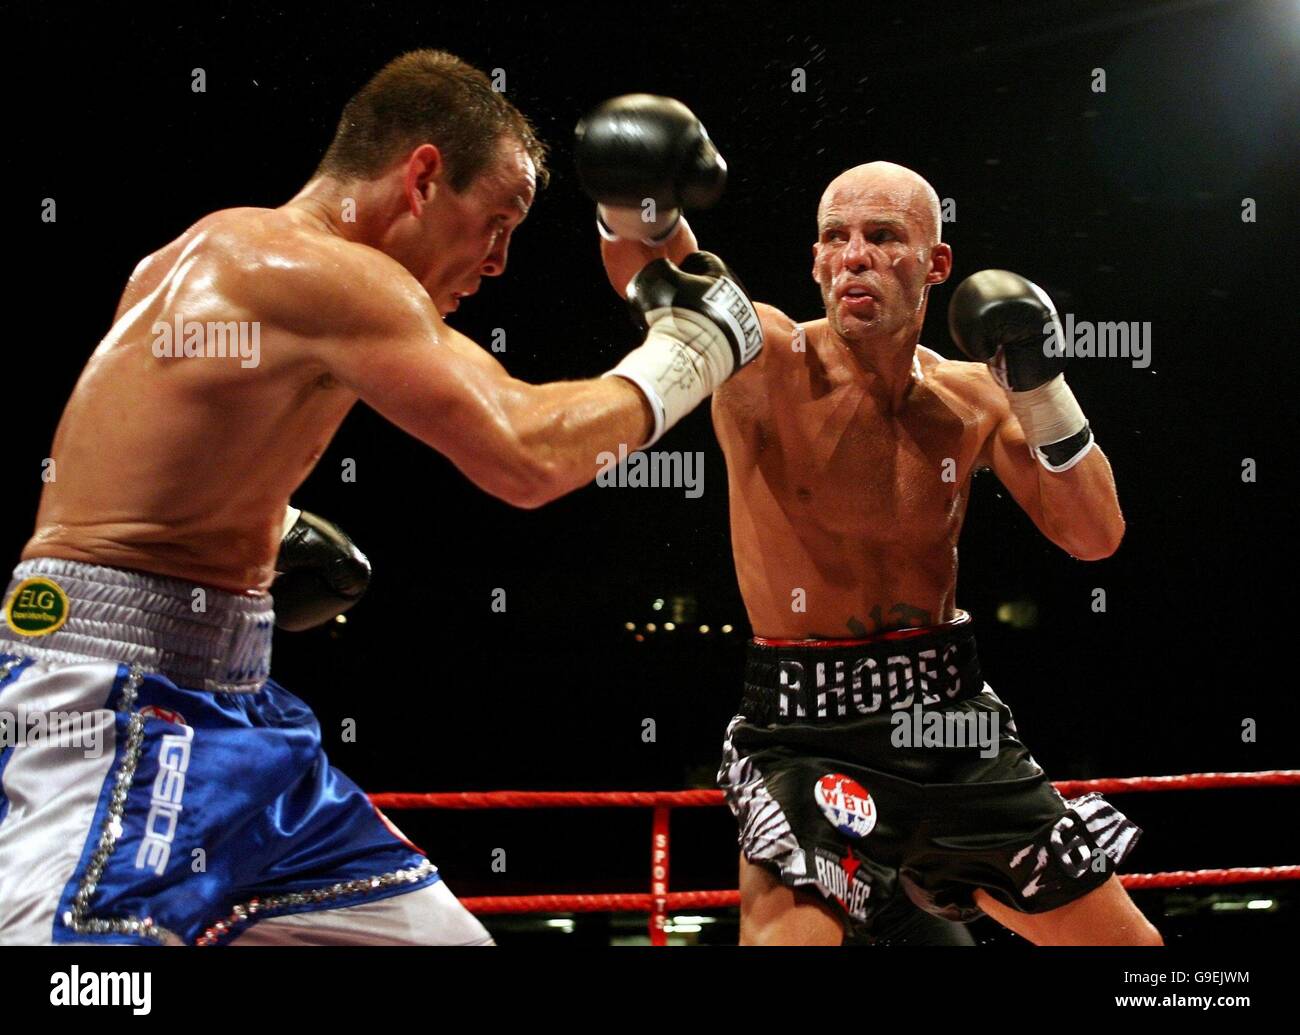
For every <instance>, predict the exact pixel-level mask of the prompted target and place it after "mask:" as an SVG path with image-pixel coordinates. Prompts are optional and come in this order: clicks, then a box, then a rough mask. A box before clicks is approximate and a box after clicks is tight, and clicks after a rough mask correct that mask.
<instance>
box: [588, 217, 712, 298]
mask: <svg viewBox="0 0 1300 1035" xmlns="http://www.w3.org/2000/svg"><path fill="white" fill-rule="evenodd" d="M697 250H698V248H697V246H696V243H695V234H694V233H693V232H692V230H691V228H690V226H689V224H688V223H687V222H686V217H685V216H682V217H681V219H680V220H679V221H678V223H677V229H676V230H674V231H673V235H672V236H671V237H670V238H668V240H667V241H665V242H664V243H663V244H661V245H659V246H657V247H655V246H652V245H648V244H646V243H644V242H643V241H636V240H621V239H620V240H617V241H611V240H608V239H607V238H605V237H602V238H601V239H600V258H601V261H603V262H604V264H605V275H606V276H607V277H609V283H610V286H611V287H612V288H613V289H614V290H615V291H617V292H618V296H619V298H627V285H628V282H629V281H630V280H631V279H632V278H633V277H635V276H636V275H637V274H638V273H640V272H641V271H642V270H643V269H645V267H646V266H647V265H648V264H649V263H651V262H654V260H655V259H668V260H670V261H671V262H673V263H676V264H678V265H680V264H681V261H682V260H683V259H685V258H686V256H688V255H690V254H691V252H693V251H697Z"/></svg>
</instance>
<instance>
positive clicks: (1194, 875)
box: [370, 769, 1300, 945]
mask: <svg viewBox="0 0 1300 1035" xmlns="http://www.w3.org/2000/svg"><path fill="white" fill-rule="evenodd" d="M1052 786H1053V787H1055V788H1056V789H1057V790H1058V791H1059V792H1060V793H1061V794H1063V795H1067V796H1074V795H1078V794H1081V793H1086V792H1088V791H1096V792H1098V793H1101V794H1129V793H1145V792H1152V791H1202V790H1220V789H1224V788H1240V787H1294V786H1300V769H1271V770H1264V771H1262V772H1257V773H1184V774H1180V775H1176V776H1129V777H1121V778H1103V779H1097V780H1059V781H1054V782H1053V784H1052ZM370 800H371V801H372V802H373V803H374V804H375V806H376V807H378V808H381V809H554V808H649V809H653V810H654V815H653V823H652V827H651V836H650V892H649V894H645V893H635V892H633V893H627V894H606V895H494V896H486V897H480V898H462V899H461V902H462V903H463V904H464V906H465V908H466V909H468V910H469V911H470V912H472V913H479V914H482V915H487V914H493V913H496V914H501V913H552V912H555V913H601V912H627V913H649V914H650V944H651V945H667V944H668V932H667V929H666V926H667V922H668V913H669V912H670V911H676V910H680V909H691V908H694V909H718V908H725V907H728V906H738V905H739V904H740V892H739V891H669V890H668V866H669V837H668V821H669V816H670V814H671V811H672V810H673V809H675V808H699V807H703V806H718V805H723V804H725V801H724V799H723V795H722V791H719V790H693V791H451V792H443V793H431V794H413V793H401V792H396V793H386V794H372V795H370ZM1273 880H1300V866H1250V867H1235V868H1229V869H1215V870H1173V871H1170V872H1167V873H1129V874H1121V875H1120V881H1121V883H1122V884H1123V885H1124V886H1125V887H1126V888H1137V889H1143V888H1174V887H1186V886H1192V885H1216V886H1217V885H1228V884H1246V883H1253V882H1256V881H1273Z"/></svg>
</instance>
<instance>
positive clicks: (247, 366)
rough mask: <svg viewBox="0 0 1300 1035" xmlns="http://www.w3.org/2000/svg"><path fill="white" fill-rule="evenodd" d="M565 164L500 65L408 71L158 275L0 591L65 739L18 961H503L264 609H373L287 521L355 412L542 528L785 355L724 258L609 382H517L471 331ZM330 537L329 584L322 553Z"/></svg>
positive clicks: (167, 251) (205, 224) (30, 694)
mask: <svg viewBox="0 0 1300 1035" xmlns="http://www.w3.org/2000/svg"><path fill="white" fill-rule="evenodd" d="M543 159H544V155H543V149H542V147H541V145H540V144H539V143H538V141H537V139H536V137H535V135H534V133H533V130H532V127H531V126H530V125H529V123H528V121H527V120H526V119H525V118H524V116H523V115H521V114H520V113H519V112H518V111H517V110H515V108H514V107H513V106H511V105H510V103H509V102H508V101H506V100H505V98H504V97H503V96H502V95H501V94H500V93H497V92H495V91H494V90H493V89H492V87H491V84H490V83H489V81H488V79H487V77H486V76H484V75H483V74H482V73H481V72H480V71H478V70H477V69H474V68H472V67H470V66H469V65H467V64H465V63H464V62H462V61H460V60H459V59H457V58H455V57H453V56H451V55H449V54H446V53H442V52H437V51H417V52H414V53H411V54H407V55H404V56H403V57H401V58H398V59H397V60H395V61H393V62H392V63H390V64H389V65H388V66H387V67H385V68H384V69H383V70H382V71H381V72H380V73H379V74H378V75H376V76H375V77H374V78H373V79H372V80H371V81H370V82H369V83H368V84H366V85H365V86H364V87H363V89H362V90H361V91H360V92H359V93H358V94H357V95H356V96H355V97H353V99H352V100H351V101H350V102H349V103H348V105H347V107H346V109H345V110H344V113H343V117H342V119H341V120H340V122H339V126H338V130H337V133H336V135H335V137H334V140H333V142H332V144H331V145H330V147H329V150H328V152H327V153H326V155H325V157H324V159H323V161H322V162H321V164H320V167H319V169H318V170H317V173H316V175H315V176H314V177H313V179H312V180H311V181H310V182H309V183H308V184H307V185H306V186H305V187H304V188H303V189H302V190H301V191H300V192H299V193H298V194H297V196H296V197H294V198H293V199H292V200H290V201H289V202H287V203H286V204H284V205H282V206H280V207H279V208H275V209H258V208H238V209H231V210H226V211H221V212H216V213H213V214H211V215H209V216H206V217H204V218H203V219H201V220H199V221H198V222H197V223H196V224H195V225H194V226H192V227H191V228H190V229H189V230H187V231H186V232H185V233H184V234H182V235H181V236H180V237H179V238H177V239H176V240H175V241H172V242H171V243H169V244H167V245H165V246H164V247H162V248H161V249H159V250H158V251H157V252H155V253H154V254H152V255H150V256H149V257H147V258H146V259H145V260H144V261H142V262H141V263H140V264H139V265H138V266H137V267H136V269H135V272H134V273H133V274H132V276H131V279H130V281H129V283H128V284H127V286H126V290H125V292H124V294H123V296H122V300H121V304H120V305H119V307H118V310H117V313H116V315H115V316H114V320H113V324H112V327H111V329H110V330H109V332H108V334H107V335H106V337H105V338H104V339H103V341H102V342H101V343H100V344H99V346H98V348H97V349H95V351H94V354H93V355H92V356H91V358H90V360H89V363H88V364H87V366H86V368H85V371H84V372H83V374H82V376H81V378H80V380H79V381H78V383H77V386H76V388H75V389H74V391H73V393H72V397H71V399H70V400H69V402H68V404H67V407H66V409H65V411H64V413H63V417H62V419H61V421H60V422H59V426H58V430H57V432H56V434H55V438H54V445H53V447H52V450H51V453H50V456H51V458H52V459H53V460H54V463H55V466H54V468H53V472H54V477H52V478H50V479H49V481H48V483H47V484H46V485H45V487H44V491H43V493H42V496H41V502H40V509H39V512H38V514H37V519H36V529H35V532H34V534H33V535H32V537H31V539H30V540H29V541H28V543H27V545H26V547H25V549H24V550H23V553H22V562H21V563H20V564H19V565H18V568H17V569H16V571H15V573H14V578H13V581H12V582H11V583H10V586H9V590H8V593H7V595H6V597H5V610H4V620H3V625H2V626H0V711H4V712H8V713H11V714H15V715H20V714H21V715H54V714H55V713H56V712H57V713H58V714H59V715H62V716H70V717H71V719H70V720H69V721H68V723H67V725H68V727H69V730H68V732H69V734H70V736H69V738H65V739H67V740H68V741H69V742H67V743H64V742H61V741H60V740H59V739H58V738H44V739H37V740H26V741H24V742H22V743H17V744H14V745H11V746H8V747H6V748H5V749H4V750H3V752H0V943H49V942H60V943H64V942H77V943H88V942H96V943H112V942H116V943H130V944H159V943H161V944H194V943H198V944H204V945H216V944H226V943H235V944H309V945H319V944H341V943H342V944H483V943H486V942H487V941H488V940H489V939H488V935H487V932H486V931H485V930H484V929H483V927H482V925H480V924H479V923H478V921H477V920H475V919H474V918H473V917H472V916H470V915H469V914H468V913H467V912H466V911H465V910H464V909H463V908H462V907H461V906H460V904H459V903H458V902H457V901H456V900H455V899H454V897H453V896H452V895H451V894H450V892H448V891H447V888H446V886H445V884H443V883H442V881H441V879H440V876H439V874H438V871H437V869H436V867H435V866H433V865H432V864H431V863H430V862H429V860H428V859H426V858H425V857H424V855H423V853H421V852H420V851H419V850H418V849H416V848H415V846H413V845H411V844H410V843H409V842H408V841H407V840H406V839H405V838H404V837H403V836H402V835H401V833H400V832H399V831H397V830H396V828H394V827H393V826H392V825H391V824H390V823H388V822H387V820H385V819H384V817H382V816H380V815H379V814H378V813H377V812H376V811H375V810H374V809H373V808H372V807H371V806H370V804H369V802H368V800H367V799H366V796H365V795H364V794H363V793H362V791H361V790H360V789H359V788H358V787H357V786H356V785H355V784H354V783H352V782H351V781H350V780H348V779H347V778H346V777H345V776H343V775H342V774H341V773H339V772H338V771H337V770H335V769H333V768H332V767H331V766H330V765H329V762H328V760H327V758H326V756H325V753H324V751H323V750H322V747H321V742H320V730H319V727H318V725H317V723H316V720H315V718H314V716H313V715H312V714H311V711H310V709H309V708H308V707H307V706H306V705H305V704H303V703H302V702H301V701H300V700H298V699H297V698H296V697H294V696H293V695H291V694H289V693H288V692H287V691H286V690H284V689H283V688H282V687H280V686H279V685H278V684H277V683H275V682H274V680H272V679H270V678H269V674H270V643H271V628H272V625H273V623H274V621H275V616H274V611H273V606H272V605H273V601H272V598H271V597H270V595H268V593H267V589H268V587H269V586H271V583H272V579H273V577H274V575H275V573H276V570H277V556H280V557H282V558H286V560H285V562H284V565H283V567H284V569H285V570H284V571H283V572H282V581H281V582H280V583H279V584H278V585H277V587H276V592H277V593H281V595H282V596H283V598H284V601H285V604H286V612H288V611H290V610H292V612H293V615H294V617H293V618H292V621H291V627H303V625H310V624H314V623H315V622H316V621H317V620H319V619H320V615H321V614H322V613H324V614H326V616H328V614H329V613H331V609H332V608H334V607H339V608H340V609H341V607H342V606H346V604H347V602H348V601H349V600H350V599H353V598H354V597H355V594H356V592H357V591H358V590H359V589H360V588H364V586H363V585H361V583H362V581H363V578H362V576H363V574H364V573H363V572H362V571H361V568H360V565H358V564H357V562H356V558H355V557H354V556H353V555H352V553H351V551H350V550H349V549H348V547H349V545H350V544H347V543H345V542H343V541H341V540H339V539H338V538H337V536H335V535H334V532H336V531H337V530H333V531H331V530H330V529H329V528H328V527H326V525H324V524H321V523H319V522H316V523H311V522H307V526H308V527H306V528H304V529H301V530H300V532H299V533H295V532H294V531H293V530H292V528H293V526H294V525H295V523H296V522H294V521H289V520H287V519H286V508H287V503H288V499H289V495H290V493H291V492H292V491H293V490H294V489H295V488H296V487H297V486H298V485H299V484H300V483H301V482H302V481H303V479H304V478H306V477H307V475H308V473H309V472H310V471H311V470H312V468H313V467H314V466H315V464H316V462H317V461H318V460H319V459H320V457H321V455H322V453H323V452H324V451H325V449H326V447H327V446H328V444H329V442H330V439H331V437H332V436H333V435H334V432H335V431H336V430H337V428H338V427H339V424H340V423H341V422H342V420H343V418H344V417H345V416H346V415H347V413H348V412H349V411H350V410H351V409H352V407H353V406H355V405H356V404H357V402H358V401H360V402H364V403H366V404H368V405H369V406H371V407H373V408H374V409H375V410H376V411H378V412H379V413H380V414H382V415H383V416H384V417H386V418H388V419H389V420H390V421H392V422H393V423H394V424H396V425H397V426H398V427H400V428H402V429H403V430H405V431H407V432H408V433H410V434H411V435H413V436H415V437H416V438H417V439H419V440H420V441H422V442H424V443H426V444H427V445H429V446H430V447H432V448H433V449H435V450H437V451H438V452H440V453H442V454H443V455H444V456H446V457H448V458H449V459H450V460H451V461H452V462H453V463H454V464H455V465H456V466H457V467H458V468H459V469H460V470H461V471H462V472H463V473H464V474H465V475H466V477H467V478H469V480H470V481H472V482H473V483H474V484H475V485H477V486H479V487H481V488H483V489H484V490H486V491H488V492H490V493H492V494H493V495H495V496H497V497H499V498H501V499H503V500H505V501H507V502H509V503H512V504H515V505H517V506H521V507H537V506H540V505H542V504H544V503H545V502H547V501H548V500H551V499H554V498H556V497H557V496H560V495H562V494H564V493H567V492H569V491H571V490H573V489H575V488H578V487H579V486H581V485H584V484H586V483H587V482H589V481H591V480H592V479H593V478H594V477H595V475H596V474H597V472H598V470H599V466H598V464H597V456H598V455H599V454H600V453H602V452H604V451H607V450H612V449H614V448H616V446H617V445H618V444H620V443H623V444H627V443H635V444H637V445H640V444H643V443H646V442H649V441H652V440H653V439H655V438H657V437H658V436H659V435H661V434H663V433H664V432H665V431H666V430H667V429H668V428H669V427H671V426H672V424H673V423H674V422H676V421H677V420H678V419H680V418H681V417H682V416H683V415H684V414H685V413H687V412H689V411H690V410H691V409H692V408H693V407H694V406H695V405H697V404H698V403H699V402H701V401H702V400H703V399H705V398H706V397H707V396H708V394H709V393H710V392H711V391H712V390H713V388H715V387H716V386H717V385H718V384H719V383H721V382H722V381H723V380H724V379H725V378H726V377H728V376H730V375H731V374H732V373H733V372H734V371H735V370H737V369H739V367H740V366H742V365H743V364H744V363H745V362H748V361H750V360H751V359H753V357H754V356H755V355H756V354H757V353H758V351H759V349H761V347H762V339H761V331H760V328H759V324H758V319H757V316H756V314H755V313H754V311H753V309H752V306H751V304H750V302H749V300H748V298H747V297H746V296H745V295H744V293H743V292H742V291H741V290H740V288H739V287H738V286H737V285H736V284H735V283H734V281H732V280H731V279H730V278H729V277H728V276H727V274H725V273H723V272H720V270H721V265H720V263H718V262H717V261H716V260H714V259H710V265H709V269H708V271H706V272H697V273H683V272H681V271H680V270H677V269H676V268H669V267H660V268H658V269H657V270H655V271H651V272H650V273H649V274H648V275H647V276H646V277H644V278H640V279H639V280H638V290H639V292H640V295H641V297H642V298H643V299H644V300H645V301H646V305H647V312H646V314H645V318H644V324H645V327H646V334H645V339H644V341H643V343H642V344H641V345H640V346H639V347H638V348H636V349H635V350H633V351H632V352H631V353H629V355H628V356H627V357H625V358H624V359H623V360H622V361H621V362H620V363H619V365H618V367H617V368H616V369H615V370H614V371H611V374H613V375H614V376H607V377H603V378H596V379H592V380H581V381H570V382H561V383H554V384H545V385H531V384H525V383H524V382H521V381H519V380H516V379H514V378H512V377H510V376H509V374H508V373H507V372H506V371H505V370H504V368H503V367H502V366H501V364H500V363H498V362H497V361H496V360H495V359H494V358H492V357H491V356H490V355H489V354H488V353H487V352H485V351H484V350H483V349H481V348H480V347H478V346H477V345H476V344H475V343H474V342H472V341H470V340H469V339H468V338H466V337H465V336H463V335H461V334H459V333H457V332H456V331H454V330H452V329H451V328H450V327H448V326H447V324H446V323H445V322H444V317H446V316H447V315H448V314H450V313H452V312H454V311H455V310H456V309H457V308H458V307H459V305H460V304H461V301H462V300H463V299H465V298H468V297H469V296H471V295H473V294H474V293H475V292H476V291H477V290H478V287H479V285H480V283H481V281H482V279H483V278H484V277H495V276H500V275H501V274H502V273H503V272H504V271H505V268H506V260H507V253H508V250H509V247H510V242H511V239H512V236H513V234H514V233H515V231H516V230H517V229H518V228H519V226H520V224H521V223H522V222H523V221H524V219H525V217H526V216H527V215H528V212H529V209H530V208H531V206H532V204H533V201H534V197H535V195H536V192H537V189H538V186H539V184H540V183H542V182H544V180H545V167H544V161H543ZM706 171H707V170H706ZM537 333H538V334H541V335H547V336H550V337H552V338H554V337H556V336H562V335H563V328H556V327H547V326H545V325H544V324H543V325H539V327H538V330H537ZM412 477H417V478H418V477H419V475H418V473H416V474H413V475H412ZM291 516H292V515H291ZM286 526H289V527H290V529H291V530H290V532H289V538H288V541H287V542H286V545H285V547H284V548H283V549H282V548H281V539H282V537H283V536H284V534H285V529H286ZM320 540H332V545H333V546H334V547H335V548H337V555H336V557H335V558H333V559H331V560H328V561H327V562H325V567H324V570H323V571H322V570H321V569H320V566H319V565H317V564H316V561H317V560H319V557H317V558H315V559H313V558H312V557H310V556H308V557H307V558H305V559H304V557H303V554H304V551H305V552H306V553H307V554H309V555H310V554H313V553H314V552H315V551H316V546H323V545H324V544H323V543H322V542H319V541H320ZM313 541H317V542H316V546H313ZM313 566H315V567H316V570H315V571H313V570H311V569H312V568H313ZM321 592H323V593H324V594H325V595H326V598H327V599H325V600H324V601H323V602H322V601H320V600H317V599H312V594H315V593H321ZM331 595H333V597H334V598H335V599H334V600H333V601H332V602H331V601H330V600H329V599H328V598H329V597H330V596H331ZM322 607H323V608H324V610H323V611H322V610H320V608H322ZM73 720H75V721H73ZM72 726H76V727H77V728H76V729H75V730H73V729H72V728H71V727H72ZM72 733H76V735H77V738H78V739H79V740H81V741H85V740H86V739H87V738H86V735H87V734H94V735H95V737H94V738H91V739H97V740H98V742H101V743H103V744H105V745H106V749H105V750H102V751H99V752H97V753H96V752H95V751H86V750H82V749H81V748H80V747H78V746H76V745H73V744H71V742H70V741H71V739H72V738H71V734H72Z"/></svg>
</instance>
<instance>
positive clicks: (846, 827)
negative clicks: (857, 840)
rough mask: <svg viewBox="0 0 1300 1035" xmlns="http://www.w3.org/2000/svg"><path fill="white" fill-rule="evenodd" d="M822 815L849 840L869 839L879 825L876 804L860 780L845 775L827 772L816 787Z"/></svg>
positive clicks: (814, 789)
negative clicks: (856, 838) (877, 823)
mask: <svg viewBox="0 0 1300 1035" xmlns="http://www.w3.org/2000/svg"><path fill="white" fill-rule="evenodd" d="M813 798H815V799H816V801H817V805H818V807H819V808H820V809H821V810H822V815H824V816H825V817H826V819H827V820H828V821H829V822H830V824H831V826H833V827H834V828H835V829H836V830H838V831H839V832H840V833H841V834H844V835H845V836H846V837H866V836H867V835H868V834H869V833H871V831H872V830H874V829H875V826H876V803H875V802H874V801H872V800H871V795H870V794H868V793H867V790H866V788H865V787H863V786H862V785H861V784H860V783H858V782H857V781H856V780H851V779H849V777H847V776H845V775H844V774H843V773H827V774H826V775H825V776H823V777H822V778H821V779H820V780H818V781H817V782H816V783H815V784H813Z"/></svg>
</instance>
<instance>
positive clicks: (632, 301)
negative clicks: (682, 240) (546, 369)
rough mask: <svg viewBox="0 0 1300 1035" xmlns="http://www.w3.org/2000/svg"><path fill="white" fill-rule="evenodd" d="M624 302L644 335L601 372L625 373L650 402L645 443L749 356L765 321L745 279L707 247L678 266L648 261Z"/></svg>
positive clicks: (760, 340)
mask: <svg viewBox="0 0 1300 1035" xmlns="http://www.w3.org/2000/svg"><path fill="white" fill-rule="evenodd" d="M627 302H628V306H629V308H630V309H631V311H632V315H633V318H634V319H635V320H636V322H637V324H638V325H639V326H640V327H641V328H643V329H644V330H645V332H646V338H645V342H644V343H643V344H642V345H641V346H640V347H639V348H636V349H633V350H632V351H631V352H629V353H628V354H627V355H626V356H624V357H623V360H622V362H621V363H619V365H618V366H616V367H615V368H614V369H613V370H611V371H609V373H607V374H606V375H605V376H606V377H613V376H618V377H624V378H627V380H629V381H631V382H632V383H633V384H634V385H636V386H637V387H638V388H639V389H640V390H641V393H642V394H643V395H644V396H645V397H646V399H647V400H648V401H649V402H650V409H651V410H652V411H653V412H654V418H655V424H654V431H653V432H652V434H651V437H650V440H649V441H648V442H646V443H644V445H646V446H648V445H651V444H653V443H654V442H655V441H656V440H657V439H658V438H659V436H660V435H662V434H663V433H664V432H665V431H667V430H668V429H669V428H671V427H672V426H673V425H674V424H676V423H677V422H678V421H679V420H681V419H682V417H684V416H686V414H688V413H690V412H691V410H693V409H695V407H696V406H698V405H699V404H700V403H701V402H703V401H704V400H705V399H707V398H708V397H709V395H710V394H711V393H712V392H713V390H714V389H715V388H717V387H718V385H720V384H722V382H723V381H725V380H726V379H727V378H729V377H730V376H731V375H732V374H734V373H735V372H736V371H737V370H739V369H740V368H741V367H743V366H744V365H745V364H746V363H749V362H752V361H753V359H754V358H755V357H756V356H757V355H758V354H759V352H761V351H762V348H763V327H762V324H761V323H760V322H759V318H758V313H757V312H756V311H755V309H754V303H753V302H751V301H750V299H749V295H748V294H747V293H746V291H745V288H744V287H743V285H741V283H740V281H739V280H738V279H737V278H736V276H735V274H733V273H732V272H731V270H730V269H728V268H727V264H726V263H724V262H723V261H722V260H721V259H719V258H718V257H717V256H716V255H713V254H711V253H709V252H692V253H691V254H690V255H688V256H687V257H686V258H685V259H684V260H682V264H681V266H680V267H679V266H675V265H674V264H673V263H671V262H670V261H668V260H667V259H656V260H655V261H654V262H651V263H649V264H648V265H647V266H645V268H644V269H642V270H641V272H640V273H638V274H637V275H636V276H635V277H633V278H632V280H631V282H630V283H629V284H628V291H627Z"/></svg>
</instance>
